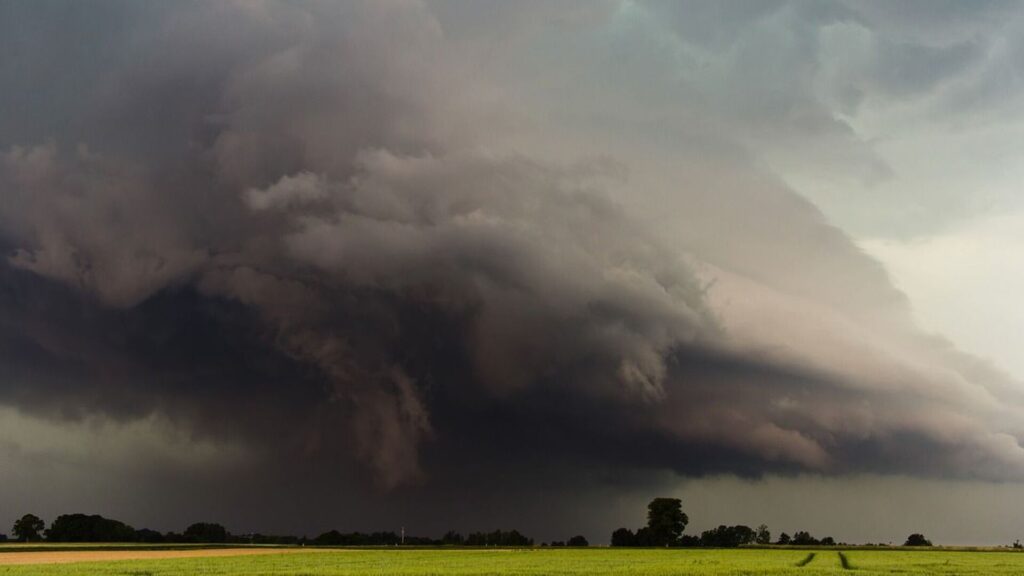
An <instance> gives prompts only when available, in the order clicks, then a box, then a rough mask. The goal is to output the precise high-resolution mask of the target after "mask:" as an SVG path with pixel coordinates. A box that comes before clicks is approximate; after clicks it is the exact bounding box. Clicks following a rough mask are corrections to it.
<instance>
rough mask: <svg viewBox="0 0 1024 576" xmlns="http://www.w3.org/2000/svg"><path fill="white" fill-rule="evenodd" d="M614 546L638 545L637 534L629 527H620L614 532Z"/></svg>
mask: <svg viewBox="0 0 1024 576" xmlns="http://www.w3.org/2000/svg"><path fill="white" fill-rule="evenodd" d="M612 546H636V534H633V531H632V530H630V529H629V528H619V529H618V530H616V531H615V532H612Z"/></svg>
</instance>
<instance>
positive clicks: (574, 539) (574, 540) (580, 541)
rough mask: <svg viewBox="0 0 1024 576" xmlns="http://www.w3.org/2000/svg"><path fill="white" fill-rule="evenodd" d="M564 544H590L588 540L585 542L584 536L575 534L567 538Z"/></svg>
mask: <svg viewBox="0 0 1024 576" xmlns="http://www.w3.org/2000/svg"><path fill="white" fill-rule="evenodd" d="M566 545H567V546H578V547H583V546H590V542H587V539H586V538H584V537H583V536H581V535H579V534H577V535H576V536H573V537H572V538H569V541H568V542H566Z"/></svg>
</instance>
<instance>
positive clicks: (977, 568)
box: [0, 547, 1024, 576]
mask: <svg viewBox="0 0 1024 576" xmlns="http://www.w3.org/2000/svg"><path fill="white" fill-rule="evenodd" d="M292 550H294V548H292ZM844 556H845V560H844ZM893 573H900V574H909V575H914V574H921V575H925V574H929V575H933V574H934V575H940V576H941V575H954V574H956V575H961V576H969V575H982V574H986V575H989V574H991V575H996V576H999V575H1010V574H1015V575H1019V574H1022V573H1024V554H1022V553H1019V552H1010V551H1000V552H980V551H974V552H967V551H942V550H929V551H922V550H910V551H897V550H879V549H874V550H872V549H852V550H850V549H848V550H845V551H838V550H832V549H825V548H823V549H820V550H817V551H814V552H808V551H807V550H795V549H783V548H775V549H767V548H766V549H743V548H740V549H717V550H712V549H639V548H631V549H625V548H588V549H572V548H536V547H534V548H504V549H503V548H492V549H465V548H454V549H443V548H442V549H439V548H434V549H401V548H398V549H396V548H385V549H317V550H310V551H308V552H301V553H292V554H280V555H277V554H274V555H265V556H238V557H226V558H225V557H221V558H188V559H162V560H121V561H114V562H82V563H76V564H51V565H29V566H2V565H0V575H3V576H28V575H33V576H36V575H38V576H69V575H78V574H87V575H96V576H185V575H193V574H202V575H204V576H243V575H244V576H270V575H275V576H365V575H370V574H374V575H379V574H394V575H399V576H401V575H407V576H432V575H441V574H453V575H463V576H471V575H472V576H477V575H479V576H484V575H490V574H511V575H516V576H532V575H538V576H539V575H555V576H558V575H566V576H570V575H572V576H575V575H584V574H588V575H591V574H592V575H598V576H600V575H626V574H635V575H640V576H660V575H666V576H667V575H686V574H695V575H696V574H710V575H722V576H731V575H736V576H739V575H752V574H764V575H769V576H770V575H801V576H814V575H822V574H833V575H838V574H856V575H861V576H872V575H876V574H877V575H880V574H893Z"/></svg>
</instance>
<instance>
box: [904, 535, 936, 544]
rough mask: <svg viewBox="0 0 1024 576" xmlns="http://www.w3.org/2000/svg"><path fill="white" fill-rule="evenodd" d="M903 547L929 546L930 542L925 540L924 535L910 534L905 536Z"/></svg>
mask: <svg viewBox="0 0 1024 576" xmlns="http://www.w3.org/2000/svg"><path fill="white" fill-rule="evenodd" d="M903 545H904V546H931V545H932V541H931V540H929V539H927V538H925V537H924V534H911V535H910V536H907V541H906V542H905V543H904V544H903Z"/></svg>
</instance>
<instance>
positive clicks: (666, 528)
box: [647, 498, 690, 546]
mask: <svg viewBox="0 0 1024 576" xmlns="http://www.w3.org/2000/svg"><path fill="white" fill-rule="evenodd" d="M689 522H690V519H689V518H688V517H687V516H686V514H685V513H684V512H683V504H682V501H680V500H679V499H678V498H655V499H654V500H651V503H650V504H648V505H647V528H649V529H650V533H651V539H652V545H654V546H676V545H678V543H679V538H680V536H682V535H683V530H685V529H686V525H687V524H688V523H689Z"/></svg>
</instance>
